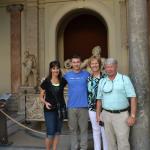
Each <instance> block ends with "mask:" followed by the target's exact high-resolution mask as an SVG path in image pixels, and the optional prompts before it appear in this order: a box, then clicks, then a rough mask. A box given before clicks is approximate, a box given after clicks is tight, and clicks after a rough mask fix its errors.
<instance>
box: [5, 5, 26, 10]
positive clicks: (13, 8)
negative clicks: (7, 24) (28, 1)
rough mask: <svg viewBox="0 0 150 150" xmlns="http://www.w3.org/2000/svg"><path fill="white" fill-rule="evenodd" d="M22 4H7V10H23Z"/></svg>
mask: <svg viewBox="0 0 150 150" xmlns="http://www.w3.org/2000/svg"><path fill="white" fill-rule="evenodd" d="M23 8H24V6H23V4H12V5H8V6H7V10H8V11H9V12H18V11H19V12H21V11H22V10H23Z"/></svg>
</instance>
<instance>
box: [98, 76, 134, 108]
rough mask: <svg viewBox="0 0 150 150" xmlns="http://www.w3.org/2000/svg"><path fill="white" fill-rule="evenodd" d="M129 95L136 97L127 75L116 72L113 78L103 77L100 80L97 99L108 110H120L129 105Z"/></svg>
mask: <svg viewBox="0 0 150 150" xmlns="http://www.w3.org/2000/svg"><path fill="white" fill-rule="evenodd" d="M130 97H136V93H135V89H134V87H133V85H132V83H131V81H130V79H129V77H128V76H126V75H122V74H119V73H117V75H116V77H115V79H114V80H110V79H109V78H108V77H105V78H103V79H101V80H100V82H99V86H98V92H97V99H98V100H102V107H103V108H104V109H108V110H120V109H125V108H127V107H129V100H128V98H130Z"/></svg>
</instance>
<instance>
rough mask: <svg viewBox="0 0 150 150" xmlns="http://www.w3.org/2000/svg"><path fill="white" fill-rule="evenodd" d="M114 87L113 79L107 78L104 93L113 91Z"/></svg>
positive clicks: (103, 88)
mask: <svg viewBox="0 0 150 150" xmlns="http://www.w3.org/2000/svg"><path fill="white" fill-rule="evenodd" d="M113 87H114V84H113V81H112V80H106V81H105V83H104V84H103V87H102V91H103V92H104V93H111V92H112V91H113Z"/></svg>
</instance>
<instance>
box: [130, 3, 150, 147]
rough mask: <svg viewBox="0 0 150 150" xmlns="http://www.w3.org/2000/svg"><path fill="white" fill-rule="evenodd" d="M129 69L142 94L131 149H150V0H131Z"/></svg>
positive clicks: (138, 95) (132, 133)
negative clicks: (149, 11)
mask: <svg viewBox="0 0 150 150" xmlns="http://www.w3.org/2000/svg"><path fill="white" fill-rule="evenodd" d="M128 11H129V12H128V23H129V24H128V25H129V69H130V75H131V79H132V81H133V83H134V85H135V88H136V93H137V97H138V113H137V123H136V125H135V126H133V128H132V130H131V149H132V150H149V149H150V94H149V92H150V91H149V88H150V78H149V77H150V73H149V52H148V27H147V20H148V18H147V0H129V1H128Z"/></svg>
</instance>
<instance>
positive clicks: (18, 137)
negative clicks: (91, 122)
mask: <svg viewBox="0 0 150 150" xmlns="http://www.w3.org/2000/svg"><path fill="white" fill-rule="evenodd" d="M8 141H9V142H12V143H13V144H11V145H9V146H3V145H1V146H0V150H44V149H45V148H44V135H40V134H37V133H32V132H31V131H30V132H29V131H27V130H24V129H22V128H20V129H18V131H16V132H15V133H13V134H11V135H9V136H8ZM88 145H89V146H88V147H89V148H88V150H93V141H92V133H91V131H90V130H89V137H88ZM69 149H70V136H69V131H68V128H67V127H66V125H64V127H63V132H62V135H61V137H60V143H59V146H58V150H69Z"/></svg>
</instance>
